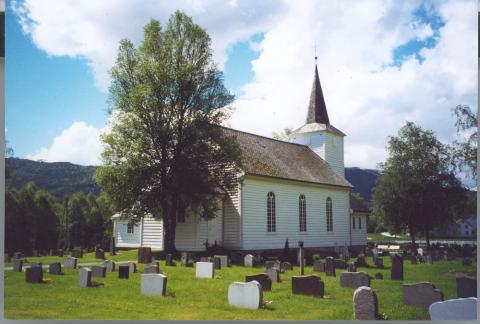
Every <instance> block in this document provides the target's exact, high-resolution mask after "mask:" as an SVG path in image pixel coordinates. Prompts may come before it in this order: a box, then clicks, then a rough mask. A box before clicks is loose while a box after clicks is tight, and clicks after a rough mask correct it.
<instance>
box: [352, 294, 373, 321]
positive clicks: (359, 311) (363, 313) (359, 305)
mask: <svg viewBox="0 0 480 324" xmlns="http://www.w3.org/2000/svg"><path fill="white" fill-rule="evenodd" d="M353 315H354V318H355V319H356V320H376V319H377V317H378V299H377V294H376V293H375V291H374V290H373V289H372V288H370V287H358V288H357V289H356V290H355V292H354V293H353Z"/></svg>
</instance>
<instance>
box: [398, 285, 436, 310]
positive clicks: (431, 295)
mask: <svg viewBox="0 0 480 324" xmlns="http://www.w3.org/2000/svg"><path fill="white" fill-rule="evenodd" d="M442 300H443V293H442V292H441V291H440V290H438V289H435V286H434V285H433V284H431V283H429V282H420V283H416V284H403V303H404V304H405V305H413V306H420V307H429V306H430V305H431V304H433V303H435V302H438V301H442Z"/></svg>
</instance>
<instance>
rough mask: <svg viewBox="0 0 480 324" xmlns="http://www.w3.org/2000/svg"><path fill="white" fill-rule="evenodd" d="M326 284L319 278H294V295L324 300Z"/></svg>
mask: <svg viewBox="0 0 480 324" xmlns="http://www.w3.org/2000/svg"><path fill="white" fill-rule="evenodd" d="M324 292H325V284H324V283H323V281H322V280H321V279H320V277H318V276H315V275H313V276H293V277H292V293H293V294H296V295H307V296H314V297H320V298H323V295H324Z"/></svg>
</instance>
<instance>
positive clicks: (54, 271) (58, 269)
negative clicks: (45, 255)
mask: <svg viewBox="0 0 480 324" xmlns="http://www.w3.org/2000/svg"><path fill="white" fill-rule="evenodd" d="M48 273H49V274H51V275H61V274H63V273H62V264H61V263H60V262H54V263H50V264H49V265H48Z"/></svg>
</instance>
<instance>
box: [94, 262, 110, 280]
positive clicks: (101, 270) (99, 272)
mask: <svg viewBox="0 0 480 324" xmlns="http://www.w3.org/2000/svg"><path fill="white" fill-rule="evenodd" d="M106 276H107V267H105V266H104V265H94V266H92V277H97V278H105V277H106Z"/></svg>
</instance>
